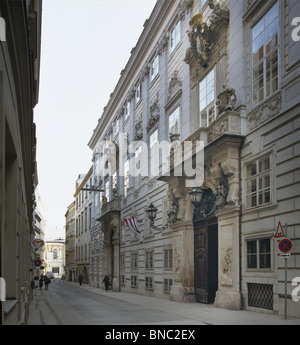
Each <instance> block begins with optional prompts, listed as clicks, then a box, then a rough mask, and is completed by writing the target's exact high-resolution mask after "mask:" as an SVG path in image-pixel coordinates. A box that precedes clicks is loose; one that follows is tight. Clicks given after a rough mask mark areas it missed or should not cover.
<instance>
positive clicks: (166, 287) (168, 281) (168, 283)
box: [164, 279, 173, 293]
mask: <svg viewBox="0 0 300 345" xmlns="http://www.w3.org/2000/svg"><path fill="white" fill-rule="evenodd" d="M172 285H173V280H172V279H164V292H165V293H170V291H171V287H172Z"/></svg>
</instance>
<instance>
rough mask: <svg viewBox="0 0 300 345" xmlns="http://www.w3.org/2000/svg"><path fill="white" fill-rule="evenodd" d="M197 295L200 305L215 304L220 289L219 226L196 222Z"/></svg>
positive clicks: (211, 223) (213, 221) (209, 222)
mask: <svg viewBox="0 0 300 345" xmlns="http://www.w3.org/2000/svg"><path fill="white" fill-rule="evenodd" d="M194 231H195V233H194V250H195V251H194V252H195V294H196V301H197V302H200V303H207V304H209V303H213V302H214V300H215V295H216V291H217V289H218V224H217V223H216V219H215V218H213V219H212V220H210V221H205V222H203V221H201V222H195V224H194Z"/></svg>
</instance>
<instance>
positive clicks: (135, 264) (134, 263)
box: [131, 253, 138, 270]
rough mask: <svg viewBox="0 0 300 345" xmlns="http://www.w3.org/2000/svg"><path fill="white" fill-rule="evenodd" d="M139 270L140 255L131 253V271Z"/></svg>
mask: <svg viewBox="0 0 300 345" xmlns="http://www.w3.org/2000/svg"><path fill="white" fill-rule="evenodd" d="M137 268H138V255H137V254H136V253H131V269H133V270H136V269H137Z"/></svg>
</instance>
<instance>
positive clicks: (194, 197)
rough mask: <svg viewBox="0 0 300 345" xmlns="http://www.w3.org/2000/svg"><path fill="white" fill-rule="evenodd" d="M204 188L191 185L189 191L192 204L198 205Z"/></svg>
mask: <svg viewBox="0 0 300 345" xmlns="http://www.w3.org/2000/svg"><path fill="white" fill-rule="evenodd" d="M203 193H204V190H203V189H202V188H200V187H193V188H192V190H191V191H190V192H189V194H190V196H191V203H192V204H193V205H194V206H196V207H197V206H199V205H200V203H201V200H202V196H203Z"/></svg>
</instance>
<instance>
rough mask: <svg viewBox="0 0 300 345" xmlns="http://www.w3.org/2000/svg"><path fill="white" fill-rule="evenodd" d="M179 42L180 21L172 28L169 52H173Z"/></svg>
mask: <svg viewBox="0 0 300 345" xmlns="http://www.w3.org/2000/svg"><path fill="white" fill-rule="evenodd" d="M179 42H180V20H179V21H178V22H177V24H176V25H175V26H174V28H173V30H172V31H171V43H170V45H171V52H172V51H173V50H174V48H175V47H176V46H177V44H178V43H179Z"/></svg>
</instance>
